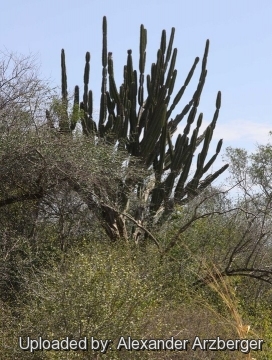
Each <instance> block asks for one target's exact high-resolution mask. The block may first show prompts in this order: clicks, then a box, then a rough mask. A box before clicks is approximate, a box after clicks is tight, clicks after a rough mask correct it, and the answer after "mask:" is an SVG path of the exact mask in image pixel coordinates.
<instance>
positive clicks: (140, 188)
mask: <svg viewBox="0 0 272 360" xmlns="http://www.w3.org/2000/svg"><path fill="white" fill-rule="evenodd" d="M102 29H103V46H102V86H101V99H100V115H99V125H98V131H96V130H97V129H96V127H95V123H94V122H93V120H92V92H91V91H89V92H88V83H89V71H90V65H89V62H90V54H89V53H87V54H86V65H85V71H84V95H83V103H81V109H82V110H84V118H83V119H82V129H83V133H84V134H86V135H90V134H93V133H95V134H96V136H97V137H98V138H99V137H103V138H105V139H106V140H107V141H109V142H114V143H115V142H118V144H119V148H120V147H122V146H124V144H125V147H126V150H127V152H128V153H129V154H130V155H131V156H134V157H137V158H139V159H140V161H141V162H142V164H143V165H144V166H145V167H146V168H148V169H150V168H152V169H153V175H154V181H153V179H152V181H153V185H151V182H150V181H148V179H137V180H136V181H135V183H134V186H133V187H134V190H137V194H138V198H139V206H138V208H137V209H136V213H135V214H139V209H144V211H145V214H146V219H147V218H148V220H149V221H150V220H152V219H153V218H154V217H156V214H157V213H158V212H160V213H161V214H162V215H164V216H162V218H164V217H165V215H167V214H168V213H169V212H171V211H172V210H173V208H174V206H173V205H174V204H180V205H182V204H184V203H186V202H188V201H190V200H191V199H192V198H194V197H195V196H197V195H198V194H199V193H201V192H202V191H203V190H204V189H205V188H206V187H207V186H208V185H210V184H211V183H212V181H214V180H215V179H216V178H217V177H218V176H219V175H220V174H222V173H223V172H224V171H225V170H226V168H227V167H228V165H224V166H223V167H221V168H220V169H219V170H217V171H216V172H215V173H213V174H210V175H208V176H206V177H205V178H204V179H203V180H201V179H202V177H203V175H204V174H206V173H207V171H208V170H209V169H210V167H211V165H212V164H213V163H214V161H215V160H216V157H217V155H218V154H219V152H220V149H221V146H222V139H221V140H220V141H219V142H218V145H217V148H216V152H215V154H214V155H213V156H212V157H211V158H210V159H209V160H208V161H206V158H207V155H208V149H209V145H210V142H211V139H212V135H213V131H214V128H215V126H216V122H217V118H218V115H219V110H220V106H221V93H220V92H218V94H217V99H216V110H215V114H214V117H213V120H212V122H211V123H210V124H209V126H208V127H207V128H206V129H205V130H204V132H203V133H202V134H201V135H199V131H200V127H201V124H202V118H203V114H202V113H200V114H198V116H197V112H198V106H199V102H200V97H201V93H202V90H203V87H204V84H205V80H206V75H207V70H206V66H207V58H208V52H209V40H207V42H206V46H205V50H204V56H203V60H202V65H201V73H200V77H199V81H198V85H197V88H196V90H195V92H194V94H193V96H192V98H191V100H190V101H189V102H188V103H187V104H186V105H185V106H184V108H183V109H182V111H181V112H180V113H178V114H177V115H176V116H175V117H174V118H171V115H172V113H173V111H174V110H175V108H176V106H177V105H178V104H179V103H180V100H181V98H182V96H183V94H184V92H185V90H186V87H187V86H188V84H189V83H190V80H191V78H192V76H193V74H194V72H195V69H196V66H197V64H198V62H199V58H198V57H196V58H195V61H194V63H193V65H192V67H191V69H190V70H189V73H188V75H187V78H186V79H185V81H184V84H183V85H182V86H181V88H180V89H179V91H178V92H177V94H176V95H175V97H174V99H173V100H171V98H172V94H173V89H174V85H175V81H176V77H177V69H176V68H175V64H176V57H177V49H176V48H174V49H173V42H174V34H175V29H174V28H172V30H171V35H170V39H169V41H168V44H167V41H166V31H165V30H163V31H162V35H161V41H160V47H159V49H158V51H157V59H156V62H154V63H152V65H151V72H150V74H148V75H147V76H146V90H147V95H146V97H144V91H145V87H144V79H145V63H146V45H147V31H146V29H145V28H144V26H143V25H141V27H140V47H139V52H140V57H139V78H138V73H137V71H136V70H135V69H134V68H133V59H132V50H128V51H127V63H126V65H125V66H124V73H123V83H122V84H121V86H120V87H119V89H118V88H117V86H116V82H115V78H114V66H113V55H112V53H111V52H109V53H108V52H107V19H106V17H104V18H103V27H102ZM62 74H63V77H62V96H63V101H64V100H65V99H66V98H65V94H66V91H67V90H66V88H67V80H66V70H65V59H64V52H63V53H62ZM107 84H109V91H108V90H107ZM78 97H79V95H78V88H76V90H75V101H74V109H75V108H76V106H78V105H77V104H78ZM65 101H66V100H65ZM185 116H187V123H186V125H185V126H184V129H183V133H182V134H179V135H178V137H177V140H176V142H175V144H173V141H172V138H173V134H174V133H175V131H176V130H177V128H178V125H179V124H180V122H181V121H182V120H183V119H184V117H185ZM196 119H197V120H196ZM195 122H196V125H194V124H195ZM193 126H194V129H192V130H193V131H192V133H191V135H190V130H191V127H193ZM71 128H72V129H73V128H74V126H71ZM201 144H202V149H201V150H200V152H199V153H198V156H197V164H196V170H195V172H194V174H193V176H192V178H191V179H190V180H189V181H188V177H189V173H190V169H191V164H192V159H193V156H194V154H195V152H196V149H197V148H198V147H199V146H200V145H201ZM128 166H130V165H128ZM144 180H145V181H144ZM126 181H127V180H126V179H124V180H123V182H121V184H120V189H119V190H120V191H119V195H118V198H117V200H116V199H112V203H114V204H115V206H116V204H117V205H118V206H117V207H118V211H119V212H118V211H117V212H114V214H113V213H112V208H111V210H109V208H108V211H111V214H107V210H105V205H103V212H102V213H103V214H105V216H104V220H103V221H104V223H105V219H107V226H108V229H110V228H111V230H112V231H109V232H108V233H111V234H113V233H114V234H115V235H112V237H113V238H114V237H118V236H120V234H124V229H123V227H124V221H123V220H122V216H121V213H122V212H123V211H124V210H125V209H127V207H128V200H129V196H130V195H129V194H122V196H120V193H122V191H123V190H122V189H123V188H124V185H125V183H126ZM130 185H131V183H130ZM118 199H119V200H118ZM120 199H121V200H120ZM118 201H119V202H118ZM97 206H98V208H99V206H100V207H101V205H99V202H98V203H97ZM135 214H134V216H135V218H137V216H138V215H135ZM109 215H110V216H109ZM132 215H133V214H132ZM140 217H141V219H142V216H140ZM109 219H111V220H109ZM118 224H119V225H118ZM113 228H114V229H113ZM118 230H119V232H118ZM118 234H119V235H118Z"/></svg>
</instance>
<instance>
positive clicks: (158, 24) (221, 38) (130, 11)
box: [0, 0, 272, 163]
mask: <svg viewBox="0 0 272 360" xmlns="http://www.w3.org/2000/svg"><path fill="white" fill-rule="evenodd" d="M103 15H106V16H107V20H108V51H112V52H113V60H114V68H115V75H116V78H117V84H118V85H120V84H121V80H122V78H121V76H122V69H123V65H124V64H125V62H126V54H127V50H128V49H132V51H133V53H132V54H133V60H134V67H135V68H136V69H137V70H138V59H139V58H138V51H139V50H138V49H139V29H140V25H141V24H144V26H145V28H147V36H148V38H147V64H146V72H149V70H150V65H151V63H152V62H153V61H155V59H156V52H157V49H158V46H159V43H160V36H161V31H162V29H165V30H166V31H167V35H168V37H169V35H170V31H171V27H175V28H176V35H175V42H174V46H175V47H177V48H178V57H177V62H176V68H177V70H178V76H177V81H176V88H175V89H176V91H177V90H178V89H179V87H180V86H181V85H182V84H183V81H184V80H185V78H186V76H187V73H188V71H189V69H190V67H191V65H192V63H193V61H194V58H195V57H196V56H200V57H201V58H202V55H203V50H204V46H205V41H206V39H207V38H208V39H210V52H209V58H208V66H207V68H208V76H207V81H206V84H205V87H204V90H203V95H202V98H201V102H200V106H199V110H200V111H201V112H203V113H204V124H208V123H209V122H210V121H211V119H212V115H213V112H214V109H215V99H216V94H217V91H218V90H221V91H222V110H221V113H220V116H219V120H218V124H217V127H216V130H215V133H214V141H213V145H214V148H215V146H216V144H217V140H219V139H220V138H223V139H224V148H225V147H226V146H233V147H244V148H246V149H248V150H254V148H255V145H256V143H266V142H267V140H268V139H269V137H268V132H269V131H270V130H272V107H271V101H272V26H271V24H272V23H271V18H272V2H271V0H261V1H259V2H257V1H252V0H247V1H244V0H228V1H222V0H217V1H212V0H205V1H204V0H191V1H181V0H168V1H162V0H145V1H143V0H137V1H134V2H132V1H121V0H111V1H110V0H104V1H98V0H88V1H87V0H77V1H70V0H24V1H23V0H9V1H3V2H2V4H1V23H0V29H1V38H0V39H1V44H0V49H3V48H4V47H5V48H7V49H8V50H10V51H16V52H19V53H23V54H29V53H30V52H31V53H33V54H36V55H37V58H38V61H39V62H40V64H41V67H40V70H41V74H42V77H44V78H50V81H51V83H52V85H60V52H61V49H62V48H64V49H65V52H66V62H67V73H68V86H69V89H70V90H71V92H72V91H73V88H74V86H75V85H79V86H80V87H81V89H82V87H83V86H82V85H83V84H82V83H83V69H84V61H85V53H86V51H90V53H91V73H90V88H91V89H92V90H93V92H94V108H98V104H99V97H100V87H101V73H102V66H101V49H102V17H103ZM199 71H200V66H199V67H198V70H197V73H196V74H195V76H194V78H193V81H192V84H191V86H189V87H188V91H187V92H186V95H185V96H184V100H183V101H182V102H181V105H180V107H178V108H177V110H178V111H180V110H181V109H182V108H183V106H184V104H186V102H187V101H188V100H189V99H190V97H191V95H192V93H193V91H194V89H195V85H196V83H197V80H198V76H199ZM81 95H82V94H81ZM182 128H183V126H182ZM224 148H223V149H224ZM220 163H221V160H220Z"/></svg>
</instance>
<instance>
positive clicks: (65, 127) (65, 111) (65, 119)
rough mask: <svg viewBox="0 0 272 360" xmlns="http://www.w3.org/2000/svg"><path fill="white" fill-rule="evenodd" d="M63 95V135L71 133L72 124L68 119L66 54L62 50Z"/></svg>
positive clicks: (61, 120) (60, 124)
mask: <svg viewBox="0 0 272 360" xmlns="http://www.w3.org/2000/svg"><path fill="white" fill-rule="evenodd" d="M61 95H62V107H61V115H60V121H59V128H60V131H61V132H63V133H67V132H70V124H69V117H68V93H67V75H66V65H65V53H64V50H63V49H62V50H61Z"/></svg>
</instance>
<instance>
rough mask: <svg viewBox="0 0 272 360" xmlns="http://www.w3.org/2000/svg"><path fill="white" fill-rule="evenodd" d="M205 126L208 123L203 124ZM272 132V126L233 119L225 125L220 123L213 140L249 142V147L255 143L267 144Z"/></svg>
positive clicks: (217, 125)
mask: <svg viewBox="0 0 272 360" xmlns="http://www.w3.org/2000/svg"><path fill="white" fill-rule="evenodd" d="M203 123H204V125H205V126H207V125H208V122H206V121H204V122H203ZM271 130H272V124H268V123H257V122H253V121H250V120H242V119H233V120H230V121H228V122H225V123H223V122H222V120H221V121H218V123H217V124H216V128H215V130H214V135H213V139H216V140H217V139H221V138H223V139H224V141H225V142H226V141H227V142H232V141H233V142H237V141H238V140H241V141H243V142H248V143H249V145H252V144H255V143H266V142H267V140H268V134H269V131H271Z"/></svg>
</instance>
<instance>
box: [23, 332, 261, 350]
mask: <svg viewBox="0 0 272 360" xmlns="http://www.w3.org/2000/svg"><path fill="white" fill-rule="evenodd" d="M263 344H264V340H262V339H228V340H223V339H221V338H220V337H219V336H217V337H216V338H214V339H201V338H200V337H198V336H196V337H195V338H194V339H193V340H189V339H175V338H174V337H173V336H171V337H170V338H169V339H166V340H163V339H133V338H132V337H130V336H127V337H124V336H121V337H120V338H119V339H118V340H117V341H116V342H113V341H112V340H110V339H103V340H101V339H100V340H99V339H96V338H94V337H90V338H87V337H84V338H82V339H79V340H75V339H70V338H68V337H66V338H65V339H62V340H56V339H53V340H48V339H43V338H42V337H40V336H39V337H38V338H37V339H31V338H30V337H27V338H25V339H23V338H22V337H19V347H20V349H21V350H24V351H29V352H31V353H33V352H35V351H77V350H82V351H94V352H100V353H103V354H105V353H106V352H108V351H111V350H119V351H188V350H192V351H196V350H202V351H226V350H229V351H240V352H242V353H244V354H247V353H249V352H250V351H251V350H253V351H261V350H262V346H263Z"/></svg>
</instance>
